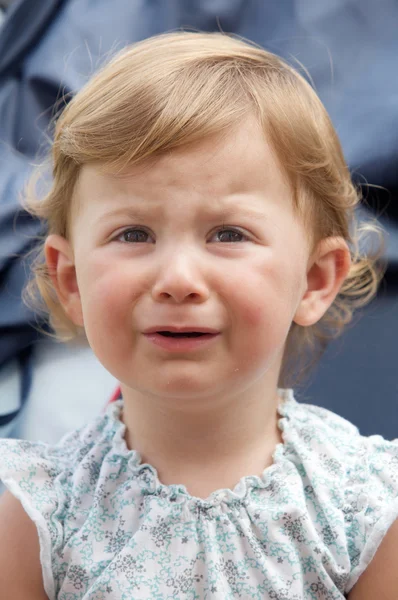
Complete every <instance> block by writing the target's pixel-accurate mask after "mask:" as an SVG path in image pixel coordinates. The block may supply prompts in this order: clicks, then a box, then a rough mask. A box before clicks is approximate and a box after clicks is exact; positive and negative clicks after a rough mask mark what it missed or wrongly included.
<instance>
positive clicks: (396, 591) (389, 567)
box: [348, 521, 398, 600]
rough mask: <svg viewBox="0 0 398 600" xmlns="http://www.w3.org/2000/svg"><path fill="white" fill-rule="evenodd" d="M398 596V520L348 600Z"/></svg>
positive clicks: (395, 597)
mask: <svg viewBox="0 0 398 600" xmlns="http://www.w3.org/2000/svg"><path fill="white" fill-rule="evenodd" d="M376 598H377V600H396V599H397V598H398V521H396V522H395V523H394V524H393V525H392V526H391V527H390V529H389V531H388V533H387V535H386V537H385V538H384V540H383V541H382V543H381V544H380V546H379V548H378V550H377V552H376V554H375V556H374V558H373V560H372V561H371V563H370V564H369V566H368V568H367V569H366V570H365V572H364V573H363V575H361V577H360V578H359V579H358V581H357V583H356V584H355V585H354V587H353V588H352V590H351V592H350V593H349V594H348V600H375V599H376Z"/></svg>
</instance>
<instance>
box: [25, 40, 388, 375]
mask: <svg viewBox="0 0 398 600" xmlns="http://www.w3.org/2000/svg"><path fill="white" fill-rule="evenodd" d="M248 112H251V113H252V114H254V115H255V116H256V117H257V119H258V122H259V126H260V127H262V129H263V131H264V134H265V135H266V136H267V139H268V140H269V142H270V143H271V145H272V146H273V148H274V151H275V153H276V155H277V157H278V159H279V161H280V164H281V165H282V167H283V168H284V170H285V172H286V174H287V177H288V179H289V182H290V185H291V189H292V193H293V199H294V205H295V207H296V209H297V211H298V214H299V215H300V216H301V217H302V218H304V219H305V220H306V222H307V223H309V224H311V229H312V231H313V241H314V243H315V242H316V241H317V240H319V239H322V238H326V237H329V236H341V237H343V238H344V239H345V240H346V241H347V243H348V244H349V247H350V251H351V258H352V265H351V268H350V271H349V273H348V276H347V278H346V280H345V282H344V284H343V286H342V288H341V290H340V293H339V294H338V296H337V298H336V299H335V302H334V303H333V305H332V306H331V307H330V308H329V310H328V311H327V312H326V314H325V315H324V317H323V318H322V319H321V320H320V321H319V322H318V323H317V324H315V325H313V326H311V327H308V328H303V327H298V326H297V325H294V324H293V325H292V328H291V331H290V334H289V338H288V342H287V345H286V353H285V359H284V366H285V368H284V369H283V374H282V376H281V383H282V384H283V385H287V384H289V377H290V375H289V374H290V373H292V372H293V370H296V371H297V370H302V366H300V367H299V368H298V364H299V362H300V360H299V358H301V359H302V357H304V356H310V355H311V353H313V351H314V350H315V348H316V347H317V348H318V349H319V348H321V347H323V346H324V345H325V343H326V342H327V340H329V339H330V338H332V337H335V336H336V335H338V334H339V333H340V332H341V331H342V329H343V327H344V326H345V325H346V324H347V323H348V322H349V321H350V320H351V318H352V314H353V310H354V309H355V308H356V307H358V306H362V305H364V304H365V303H367V302H368V301H369V300H370V299H371V298H372V297H373V295H374V294H375V292H376V289H377V284H378V281H379V278H380V272H379V270H378V269H377V267H376V266H375V265H376V262H375V260H376V258H377V251H376V252H375V253H374V256H373V257H370V256H362V255H361V253H360V245H361V244H360V238H361V236H362V234H363V233H364V231H365V230H366V231H373V232H376V233H377V231H378V230H377V226H376V225H374V224H368V225H367V226H366V227H362V230H360V229H359V227H358V226H357V224H356V222H355V216H354V209H355V207H356V206H357V204H358V202H359V201H360V195H359V193H358V190H357V189H356V188H355V187H354V185H353V183H352V181H351V176H350V173H349V170H348V168H347V165H346V163H345V160H344V157H343V153H342V149H341V146H340V143H339V140H338V138H337V135H336V133H335V131H334V128H333V126H332V124H331V121H330V119H329V117H328V115H327V113H326V110H325V108H324V107H323V105H322V103H321V101H320V100H319V98H318V96H317V95H316V93H315V92H314V90H313V89H312V87H311V85H310V84H309V83H308V82H307V81H306V79H305V78H304V77H303V76H302V75H300V74H299V73H298V71H296V70H295V69H293V68H292V67H291V66H290V65H288V64H287V63H286V62H284V61H283V60H282V59H280V58H279V57H277V56H276V55H274V54H272V53H270V52H267V51H265V50H264V49H262V48H260V47H257V46H255V45H254V44H251V43H248V42H245V41H242V40H240V39H237V38H235V37H231V36H227V35H224V34H220V33H187V32H179V33H173V34H165V35H160V36H157V37H153V38H150V39H147V40H145V41H143V42H140V43H138V44H135V45H133V46H130V47H128V48H126V49H124V50H123V51H121V52H120V53H119V54H118V55H116V56H115V57H114V58H113V60H111V62H109V64H107V65H105V66H104V67H103V68H102V69H101V70H100V71H99V72H98V73H97V74H96V75H95V76H94V77H93V78H92V79H91V80H90V81H89V82H88V83H87V84H86V86H85V87H84V88H83V89H82V90H81V91H80V92H79V93H78V94H77V95H76V96H75V97H74V98H73V99H72V100H71V102H70V103H69V104H68V105H67V106H66V108H65V109H64V110H63V112H62V114H61V116H60V117H59V119H58V121H57V123H56V127H55V136H54V143H53V146H52V172H53V182H52V186H51V188H50V190H49V191H48V193H47V194H46V195H45V197H44V198H40V199H37V198H36V197H35V194H34V193H31V192H32V190H33V187H34V186H31V188H30V189H31V192H28V194H27V196H26V199H25V205H26V207H27V209H28V210H29V212H30V213H32V214H33V215H35V216H36V217H38V218H39V219H42V220H44V221H45V223H46V224H47V233H48V234H51V233H56V234H59V235H62V236H64V237H66V238H69V235H70V215H71V205H72V198H73V193H74V187H75V184H76V181H77V178H78V175H79V172H80V169H81V167H82V166H83V165H85V164H88V163H91V164H93V163H94V164H100V165H104V166H105V167H106V168H107V169H109V170H111V171H121V170H123V169H124V168H126V167H127V166H128V165H132V164H136V163H138V162H142V161H145V160H146V159H149V158H150V157H153V156H155V155H159V154H161V153H164V152H167V151H170V150H172V149H174V148H178V147H181V146H184V145H186V144H191V143H193V142H196V141H199V140H202V139H203V138H205V137H206V136H210V135H213V134H217V133H220V134H221V133H222V132H226V131H227V130H228V128H230V127H231V126H232V125H234V124H238V123H239V122H241V121H243V120H244V119H245V118H246V117H247V114H248ZM43 245H44V241H42V244H41V245H40V246H39V247H38V254H37V257H36V260H35V263H34V265H33V272H34V279H33V280H32V281H31V282H30V283H29V284H28V287H27V289H26V293H25V299H27V298H28V299H30V300H29V301H30V303H32V301H33V303H34V305H35V306H36V307H38V305H39V304H40V302H41V307H42V308H43V310H45V311H46V313H47V314H48V315H49V319H50V324H51V326H52V327H53V329H54V331H55V336H56V337H57V339H60V340H63V341H66V340H68V339H72V338H74V337H76V336H77V335H78V334H79V330H78V329H77V328H76V327H75V325H74V324H73V323H72V322H71V321H70V320H69V318H68V317H67V315H66V314H65V313H64V311H63V309H62V307H61V305H60V303H59V301H58V298H57V295H56V293H55V290H54V288H53V285H52V282H51V278H50V276H49V273H48V270H47V266H46V264H45V261H44V254H43ZM307 362H308V361H307ZM287 364H289V369H286V365H287Z"/></svg>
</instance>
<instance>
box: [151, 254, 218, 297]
mask: <svg viewBox="0 0 398 600" xmlns="http://www.w3.org/2000/svg"><path fill="white" fill-rule="evenodd" d="M193 254H194V253H192V252H189V251H188V250H184V249H182V248H181V247H179V248H178V249H175V250H174V251H173V252H172V253H169V254H168V256H167V257H166V258H165V260H164V261H163V262H162V264H161V266H160V268H159V270H158V273H157V278H156V281H155V283H154V285H153V288H152V297H153V299H154V300H156V301H157V302H176V303H182V302H186V301H190V302H194V303H201V302H205V301H206V300H207V299H208V298H209V295H210V291H209V287H208V284H207V283H206V281H205V278H204V277H203V273H201V270H200V269H199V268H198V264H197V263H198V260H199V259H198V257H195V256H193Z"/></svg>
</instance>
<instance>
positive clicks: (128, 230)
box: [115, 225, 249, 244]
mask: <svg viewBox="0 0 398 600" xmlns="http://www.w3.org/2000/svg"><path fill="white" fill-rule="evenodd" d="M137 231H141V232H144V233H146V234H147V235H150V233H149V232H148V231H147V230H146V229H145V228H144V227H129V228H128V229H125V230H124V231H122V232H121V233H119V234H118V235H117V236H116V238H115V241H120V242H121V243H123V244H129V243H131V244H146V243H147V242H127V241H122V240H121V238H122V236H124V235H126V234H127V233H130V232H137ZM225 231H232V232H233V233H238V234H239V235H241V236H242V237H243V238H245V239H243V240H238V242H220V243H233V244H235V243H242V242H244V241H248V240H249V238H248V236H247V235H246V234H245V233H243V231H241V230H240V229H238V228H237V227H228V226H226V225H223V226H222V227H220V228H219V229H217V230H216V231H215V232H214V233H220V232H221V233H223V232H225Z"/></svg>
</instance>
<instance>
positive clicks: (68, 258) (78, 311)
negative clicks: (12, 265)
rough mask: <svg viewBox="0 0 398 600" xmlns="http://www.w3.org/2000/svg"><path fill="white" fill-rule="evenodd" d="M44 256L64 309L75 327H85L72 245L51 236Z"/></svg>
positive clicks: (57, 236)
mask: <svg viewBox="0 0 398 600" xmlns="http://www.w3.org/2000/svg"><path fill="white" fill-rule="evenodd" d="M44 255H45V258H46V263H47V268H48V272H49V275H50V277H51V281H52V283H53V286H54V288H55V290H56V292H57V296H58V300H59V301H60V303H61V305H62V308H63V309H64V311H65V313H66V314H67V315H68V317H69V318H70V319H71V321H73V323H74V324H75V325H78V326H80V327H83V312H82V306H81V301H80V292H79V287H78V284H77V278H76V268H75V263H74V257H73V252H72V248H71V245H70V243H69V242H68V240H67V239H65V238H64V237H62V236H60V235H56V234H52V235H49V236H48V237H47V239H46V242H45V245H44Z"/></svg>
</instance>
